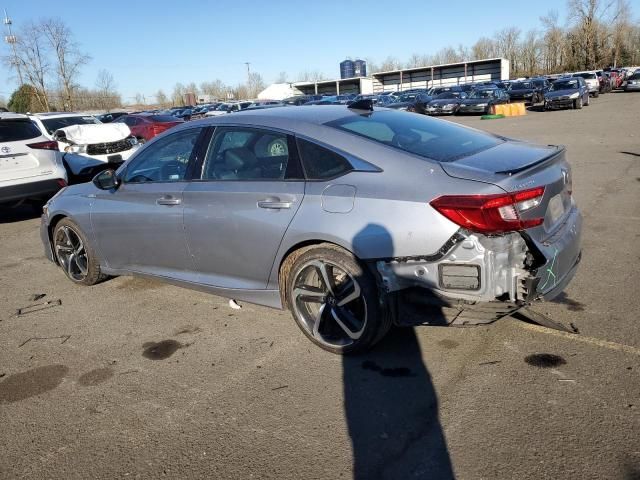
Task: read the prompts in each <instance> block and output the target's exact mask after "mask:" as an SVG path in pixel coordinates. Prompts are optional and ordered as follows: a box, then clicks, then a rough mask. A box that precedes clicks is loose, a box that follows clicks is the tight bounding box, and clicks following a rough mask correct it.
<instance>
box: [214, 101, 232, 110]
mask: <svg viewBox="0 0 640 480" xmlns="http://www.w3.org/2000/svg"><path fill="white" fill-rule="evenodd" d="M231 107H233V105H231V104H224V103H223V104H222V105H220V106H219V107H217V108H216V110H219V111H221V112H228V111H229V110H231Z"/></svg>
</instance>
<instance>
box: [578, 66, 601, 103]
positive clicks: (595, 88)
mask: <svg viewBox="0 0 640 480" xmlns="http://www.w3.org/2000/svg"><path fill="white" fill-rule="evenodd" d="M572 77H582V78H584V81H585V82H586V83H587V86H588V87H589V94H590V95H591V96H593V97H598V96H599V95H600V82H599V81H598V76H597V75H596V72H595V71H589V72H575V73H574V74H573V75H572Z"/></svg>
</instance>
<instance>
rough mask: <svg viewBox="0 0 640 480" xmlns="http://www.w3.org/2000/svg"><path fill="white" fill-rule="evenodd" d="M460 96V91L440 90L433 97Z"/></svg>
mask: <svg viewBox="0 0 640 480" xmlns="http://www.w3.org/2000/svg"><path fill="white" fill-rule="evenodd" d="M458 97H460V92H442V93H440V94H438V95H436V96H435V98H458Z"/></svg>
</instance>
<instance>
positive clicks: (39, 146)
mask: <svg viewBox="0 0 640 480" xmlns="http://www.w3.org/2000/svg"><path fill="white" fill-rule="evenodd" d="M27 147H29V148H33V149H35V150H58V142H56V141H55V140H47V141H46V142H37V143H28V144H27Z"/></svg>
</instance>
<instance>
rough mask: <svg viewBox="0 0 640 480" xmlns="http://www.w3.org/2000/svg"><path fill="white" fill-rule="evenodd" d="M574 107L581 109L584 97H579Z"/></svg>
mask: <svg viewBox="0 0 640 480" xmlns="http://www.w3.org/2000/svg"><path fill="white" fill-rule="evenodd" d="M573 108H574V109H575V110H580V109H581V108H582V97H578V98H576V99H575V100H574V101H573Z"/></svg>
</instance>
